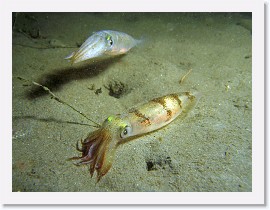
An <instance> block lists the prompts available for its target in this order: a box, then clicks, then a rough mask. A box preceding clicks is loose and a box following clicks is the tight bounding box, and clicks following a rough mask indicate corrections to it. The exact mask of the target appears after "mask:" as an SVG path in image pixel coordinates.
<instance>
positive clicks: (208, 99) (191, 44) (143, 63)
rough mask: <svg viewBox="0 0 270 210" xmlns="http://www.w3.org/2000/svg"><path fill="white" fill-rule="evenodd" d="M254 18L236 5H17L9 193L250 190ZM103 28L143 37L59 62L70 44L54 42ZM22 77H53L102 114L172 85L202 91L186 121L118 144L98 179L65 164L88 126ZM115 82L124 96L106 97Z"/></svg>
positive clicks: (51, 82)
mask: <svg viewBox="0 0 270 210" xmlns="http://www.w3.org/2000/svg"><path fill="white" fill-rule="evenodd" d="M250 25H251V17H250V16H249V15H248V14H239V13H235V14H233V13H231V14H230V13H227V14H224V13H218V14H215V13H205V14H198V13H197V14H196V13H175V14H168V13H157V14H143V13H141V14H136V13H132V14H127V13H114V14H112V13H103V14H99V13H95V14H93V13H32V14H23V13H19V14H17V19H16V23H15V26H14V32H13V52H12V56H13V58H12V61H13V67H12V68H13V72H12V74H13V84H12V85H13V87H12V88H13V98H12V105H13V107H12V109H13V113H12V121H13V124H12V129H13V133H12V151H13V153H12V168H13V171H12V190H13V191H31V192H32V191H34V192H36V191H60V192H61V191H139V192H141V191H148V192H149V191H151V192H152V191H178V192H181V191H185V192H202V191H206V192H210V191H211V192H212V191H214V192H220V191H225V192H232V191H252V122H251V119H252V118H251V117H252V83H251V79H252V78H251V61H252V58H251V53H252V49H251V38H252V34H251V28H250ZM104 29H112V30H117V31H122V32H125V33H128V34H130V35H132V36H133V37H135V38H138V39H139V38H143V39H144V44H142V45H141V46H138V47H136V48H134V49H133V50H131V51H130V52H129V53H128V54H127V55H125V56H122V57H119V58H114V59H111V60H106V61H103V62H101V63H99V64H97V63H94V64H92V63H91V62H85V63H83V64H78V65H77V64H76V65H73V66H71V65H70V63H68V62H67V61H66V60H64V59H63V58H64V57H65V56H67V55H68V54H69V53H70V52H72V51H73V50H74V49H76V48H61V47H65V46H76V45H79V44H81V43H82V42H83V41H84V40H85V39H86V38H87V37H88V36H89V35H91V33H92V32H94V31H98V30H104ZM53 46H56V47H58V48H52V47H53ZM44 47H48V49H40V48H44ZM189 69H192V72H191V73H190V74H189V75H188V76H187V77H186V79H185V80H184V82H183V83H182V84H179V80H180V78H181V77H182V76H183V75H184V74H186V72H187V71H188V70H189ZM18 76H19V77H23V78H26V79H29V80H34V81H37V82H40V83H42V84H44V85H46V86H48V87H49V88H51V90H52V91H53V92H54V93H55V94H56V95H57V96H59V97H60V98H61V99H63V100H65V101H66V102H68V103H70V104H71V105H73V106H75V107H76V108H77V109H79V110H80V111H82V112H83V113H85V114H86V115H87V116H89V117H90V118H91V119H93V120H95V121H97V122H99V123H102V122H103V120H104V119H106V117H108V116H110V115H112V114H116V113H122V112H124V111H125V110H126V109H128V108H130V107H132V106H134V105H136V104H137V103H141V102H146V101H148V100H150V99H152V98H154V97H157V96H162V95H165V94H168V93H174V92H180V91H188V90H197V91H199V92H201V93H202V98H201V100H200V101H199V103H198V105H197V106H196V107H195V108H194V109H193V110H191V112H189V113H188V115H187V116H186V117H185V118H181V117H180V118H178V119H176V120H175V121H173V122H172V123H171V124H169V125H168V126H166V127H165V128H163V129H160V130H158V131H156V132H153V133H150V134H148V135H145V136H141V137H139V138H137V139H135V140H133V141H130V142H128V143H126V144H124V145H122V146H121V147H119V149H118V150H117V154H116V160H115V162H114V164H113V166H112V168H111V170H110V171H109V172H108V173H107V174H106V175H105V176H104V177H103V178H102V179H101V181H100V182H99V183H98V184H96V179H95V178H96V177H95V175H96V174H94V177H93V178H92V179H91V177H90V175H89V172H88V167H86V166H81V167H76V166H75V165H73V164H72V162H71V161H67V158H70V157H73V156H77V155H80V153H79V152H78V151H76V148H75V144H76V142H77V140H80V139H82V138H85V137H86V136H87V134H88V133H89V132H91V131H93V130H94V129H95V128H92V127H90V126H87V125H86V124H87V123H90V122H88V121H87V120H86V119H84V118H83V117H82V116H80V115H79V114H78V113H76V112H74V111H73V110H71V109H70V108H69V107H67V106H64V105H62V104H60V103H58V102H56V101H55V100H52V99H51V97H50V96H49V95H48V94H46V93H44V92H43V91H41V90H40V89H38V88H37V87H35V86H32V85H30V84H29V83H27V82H23V81H20V80H18V79H17V78H16V77H18ZM113 81H120V82H122V83H123V84H125V85H126V87H127V92H126V94H124V95H122V96H121V97H120V98H115V97H112V96H110V95H109V91H108V90H107V89H106V88H105V87H104V86H107V85H108V84H109V83H110V82H113ZM99 88H101V93H99V94H96V91H97V89H99ZM92 89H94V90H92Z"/></svg>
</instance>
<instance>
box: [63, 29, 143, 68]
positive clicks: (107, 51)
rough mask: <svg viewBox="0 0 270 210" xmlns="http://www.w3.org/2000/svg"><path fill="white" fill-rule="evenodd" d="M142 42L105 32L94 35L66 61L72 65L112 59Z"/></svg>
mask: <svg viewBox="0 0 270 210" xmlns="http://www.w3.org/2000/svg"><path fill="white" fill-rule="evenodd" d="M140 42H141V40H137V39H134V38H133V37H132V36H130V35H128V34H126V33H123V32H118V31H112V30H103V31H98V32H95V33H93V35H92V36H90V37H89V38H88V39H87V40H86V41H85V42H84V43H83V44H82V45H81V47H80V48H79V49H78V50H76V51H74V52H72V53H71V54H70V55H68V56H67V57H66V58H65V59H67V60H69V61H70V62H71V63H72V64H73V63H78V62H81V61H85V60H88V59H95V58H104V57H111V56H116V55H121V54H124V53H126V52H128V51H129V50H130V49H131V48H133V47H134V46H136V45H137V44H139V43H140Z"/></svg>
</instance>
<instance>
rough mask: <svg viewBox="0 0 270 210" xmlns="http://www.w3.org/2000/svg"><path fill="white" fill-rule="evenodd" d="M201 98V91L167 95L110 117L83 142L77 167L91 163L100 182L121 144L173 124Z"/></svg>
mask: <svg viewBox="0 0 270 210" xmlns="http://www.w3.org/2000/svg"><path fill="white" fill-rule="evenodd" d="M199 98H200V93H198V92H181V93H175V94H169V95H165V96H163V97H159V98H155V99H152V100H151V101H149V102H147V103H145V104H142V105H139V106H137V107H135V108H132V109H130V110H129V111H127V112H126V113H123V114H117V115H114V116H109V117H108V118H107V119H106V120H105V121H104V122H103V124H102V125H101V127H100V128H99V129H98V130H95V131H93V132H91V133H90V134H89V135H88V136H87V138H86V139H84V140H81V148H79V145H78V143H77V150H79V151H80V152H81V156H80V157H73V158H72V159H77V162H76V164H77V165H81V164H89V165H90V175H91V177H92V176H93V174H94V172H95V171H96V172H97V182H98V181H99V180H100V179H101V177H102V176H104V175H105V174H106V173H107V172H108V171H109V170H110V168H111V166H112V163H113V161H114V157H115V152H116V149H117V147H118V146H119V145H121V144H123V143H125V142H127V139H130V137H136V136H139V135H143V134H146V133H149V132H151V131H155V130H157V129H159V128H161V127H163V126H165V125H167V124H169V123H170V122H171V121H173V120H174V119H175V118H176V117H178V116H179V115H180V114H181V113H185V112H187V111H188V110H190V108H192V107H194V106H195V105H196V104H197V102H198V100H199Z"/></svg>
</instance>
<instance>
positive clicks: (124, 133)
mask: <svg viewBox="0 0 270 210" xmlns="http://www.w3.org/2000/svg"><path fill="white" fill-rule="evenodd" d="M131 131H132V129H131V127H129V126H126V127H125V128H124V129H123V131H122V132H121V134H120V137H121V138H127V137H129V136H130V134H131Z"/></svg>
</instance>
